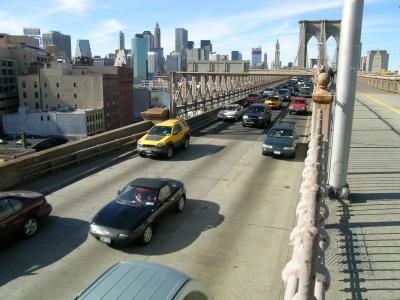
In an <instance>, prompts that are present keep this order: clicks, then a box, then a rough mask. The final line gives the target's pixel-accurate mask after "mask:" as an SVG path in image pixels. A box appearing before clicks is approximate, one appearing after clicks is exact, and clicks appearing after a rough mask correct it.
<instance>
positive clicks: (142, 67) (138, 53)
mask: <svg viewBox="0 0 400 300" xmlns="http://www.w3.org/2000/svg"><path fill="white" fill-rule="evenodd" d="M132 64H133V66H132V69H133V80H134V83H136V84H137V83H140V82H141V81H142V80H146V79H147V40H146V38H145V37H144V36H143V34H135V37H134V38H133V39H132Z"/></svg>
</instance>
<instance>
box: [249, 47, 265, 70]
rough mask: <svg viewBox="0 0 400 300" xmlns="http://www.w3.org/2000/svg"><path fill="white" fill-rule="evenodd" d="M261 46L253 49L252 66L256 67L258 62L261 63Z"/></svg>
mask: <svg viewBox="0 0 400 300" xmlns="http://www.w3.org/2000/svg"><path fill="white" fill-rule="evenodd" d="M261 55H262V50H261V47H257V48H252V49H251V67H252V68H256V67H257V65H258V64H261Z"/></svg>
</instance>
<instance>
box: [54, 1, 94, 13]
mask: <svg viewBox="0 0 400 300" xmlns="http://www.w3.org/2000/svg"><path fill="white" fill-rule="evenodd" d="M92 2H93V0H56V1H52V2H51V5H50V9H49V11H48V14H54V13H59V12H62V11H66V12H69V13H73V14H83V13H84V12H86V11H87V10H88V9H89V8H90V6H91V5H92Z"/></svg>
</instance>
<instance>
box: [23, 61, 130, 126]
mask: <svg viewBox="0 0 400 300" xmlns="http://www.w3.org/2000/svg"><path fill="white" fill-rule="evenodd" d="M39 78H40V80H39ZM132 89H133V82H132V69H131V68H121V67H112V66H107V67H97V66H72V65H69V64H63V63H55V62H54V63H53V64H52V66H51V67H49V68H43V69H40V77H39V75H38V74H30V75H22V76H18V93H19V97H20V99H21V105H24V106H26V107H28V108H29V109H31V110H37V109H42V110H50V111H57V110H58V111H60V110H64V111H68V110H72V109H94V110H99V109H101V110H103V111H104V117H103V118H104V126H103V128H104V131H107V130H111V129H116V128H119V127H122V126H125V125H129V124H131V123H132Z"/></svg>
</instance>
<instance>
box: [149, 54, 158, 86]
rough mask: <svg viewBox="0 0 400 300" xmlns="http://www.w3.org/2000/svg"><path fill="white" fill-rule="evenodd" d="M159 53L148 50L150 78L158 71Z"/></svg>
mask: <svg viewBox="0 0 400 300" xmlns="http://www.w3.org/2000/svg"><path fill="white" fill-rule="evenodd" d="M157 55H158V53H157V52H154V51H149V52H147V70H148V79H150V80H151V79H153V77H154V74H155V73H156V72H157V63H158V57H157Z"/></svg>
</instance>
